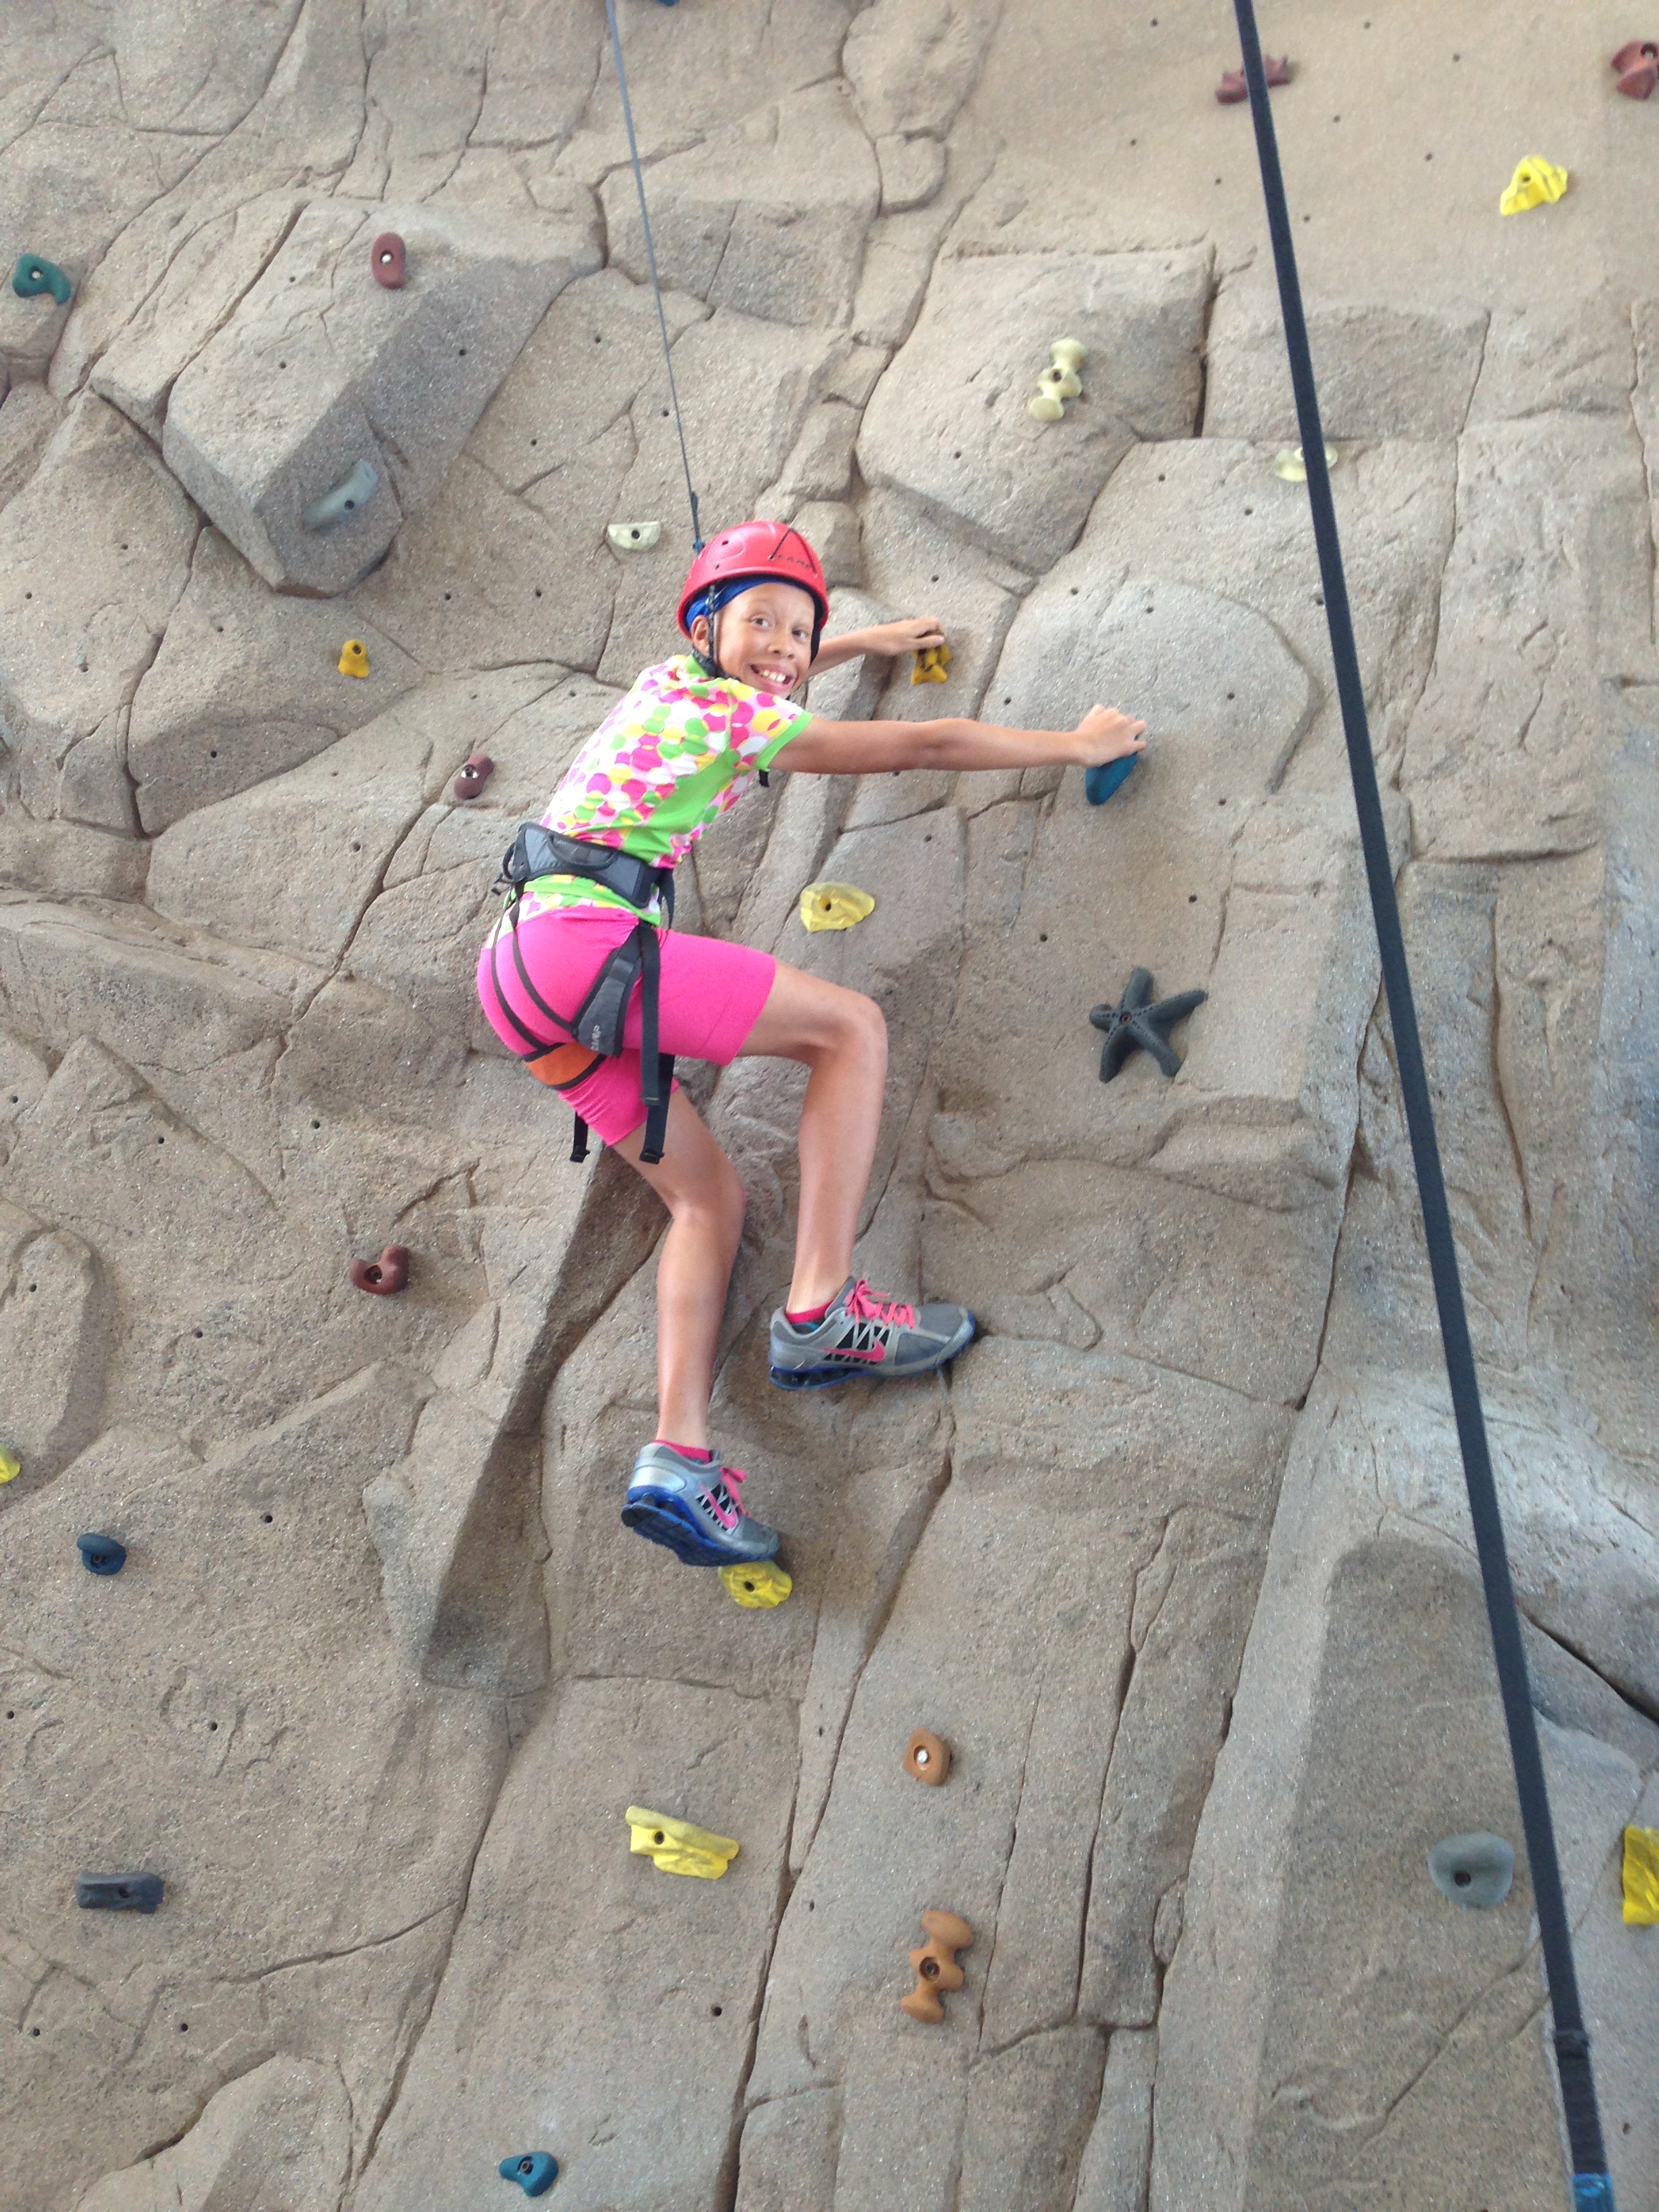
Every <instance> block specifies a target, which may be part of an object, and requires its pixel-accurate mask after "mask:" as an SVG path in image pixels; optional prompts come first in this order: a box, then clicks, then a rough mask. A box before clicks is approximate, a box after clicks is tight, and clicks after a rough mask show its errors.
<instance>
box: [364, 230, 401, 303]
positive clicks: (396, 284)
mask: <svg viewBox="0 0 1659 2212" xmlns="http://www.w3.org/2000/svg"><path fill="white" fill-rule="evenodd" d="M368 265H369V268H370V270H371V271H372V272H373V274H374V282H375V283H377V284H384V285H385V286H386V290H387V291H388V292H401V291H402V290H403V289H404V275H405V274H406V271H405V270H404V242H403V240H402V239H401V238H399V237H398V234H397V232H396V231H395V230H383V231H382V232H381V233H380V236H379V237H378V238H377V239H376V240H375V241H374V245H373V246H370V247H369V249H368Z"/></svg>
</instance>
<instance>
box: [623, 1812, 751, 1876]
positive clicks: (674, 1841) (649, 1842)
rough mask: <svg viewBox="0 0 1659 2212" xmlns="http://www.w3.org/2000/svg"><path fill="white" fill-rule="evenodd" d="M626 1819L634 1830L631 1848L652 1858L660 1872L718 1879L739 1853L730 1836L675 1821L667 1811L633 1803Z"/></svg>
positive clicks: (685, 1821)
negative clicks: (649, 1809)
mask: <svg viewBox="0 0 1659 2212" xmlns="http://www.w3.org/2000/svg"><path fill="white" fill-rule="evenodd" d="M623 1820H626V1821H627V1823H628V1825H629V1829H630V1830H631V1831H632V1833H631V1835H630V1836H629V1844H628V1848H629V1850H630V1851H638V1852H640V1853H641V1855H642V1856H643V1857H646V1858H648V1859H649V1860H651V1861H652V1863H653V1865H654V1866H655V1867H656V1869H657V1871H658V1872H659V1874H694V1875H697V1876H698V1877H699V1879H700V1880H702V1881H719V1880H720V1876H721V1875H723V1874H724V1873H725V1872H726V1868H727V1867H728V1866H730V1865H731V1863H732V1860H733V1859H734V1858H736V1857H737V1856H738V1846H737V1845H736V1844H734V1843H733V1842H732V1838H731V1837H730V1836H711V1835H710V1834H709V1832H708V1829H707V1828H694V1827H693V1826H692V1825H691V1823H690V1820H671V1819H670V1818H669V1816H668V1814H666V1813H647V1811H646V1810H645V1808H644V1807H643V1806H641V1805H630V1806H629V1808H628V1810H627V1811H626V1812H625V1813H624V1814H623Z"/></svg>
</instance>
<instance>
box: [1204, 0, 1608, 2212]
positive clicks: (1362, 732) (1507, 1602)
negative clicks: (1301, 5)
mask: <svg viewBox="0 0 1659 2212" xmlns="http://www.w3.org/2000/svg"><path fill="white" fill-rule="evenodd" d="M1233 8H1234V13H1235V14H1236V15H1237V18H1238V34H1239V38H1240V40H1241V41H1242V43H1243V50H1244V76H1245V79H1246V82H1248V84H1249V94H1250V118H1251V120H1252V122H1253V123H1254V124H1255V147H1256V155H1257V158H1258V160H1259V161H1260V163H1261V191H1262V197H1264V199H1265V200H1266V202H1267V229H1268V232H1269V234H1270V236H1271V237H1272V240H1273V264H1274V266H1275V268H1276V270H1277V271H1278V275H1279V307H1280V310H1281V312H1282V313H1283V315H1284V319H1285V350H1286V351H1287V353H1288V354H1289V356H1290V363H1291V385H1292V387H1293V388H1294V390H1295V393H1296V416H1297V427H1298V428H1299V430H1300V433H1301V437H1302V456H1303V459H1304V462H1305V464H1306V466H1307V471H1308V503H1309V505H1310V507H1311V509H1312V511H1313V528H1314V542H1315V544H1316V547H1317V549H1318V553H1319V573H1320V579H1321V581H1322V584H1323V586H1324V594H1325V621H1326V625H1327V627H1328V629H1329V631H1330V639H1331V659H1332V662H1333V664H1334V668H1335V672H1336V690H1337V696H1338V699H1339V700H1340V703H1341V708H1342V730H1343V734H1344V736H1345V737H1346V739H1347V745H1348V768H1349V772H1350V774H1351V775H1352V778H1353V796H1354V805H1355V808H1356V810H1357V811H1358V816H1359V836H1360V842H1361V844H1362V846H1363V848H1364V854H1365V874H1366V877H1367V879H1368V881H1369V883H1370V895H1371V915H1372V919H1373V921H1375V923H1376V941H1377V946H1378V950H1379V951H1380V952H1381V954H1382V961H1383V987H1384V989H1385V990H1386V991H1387V993H1388V1001H1389V1019H1390V1021H1391V1022H1392V1024H1393V1027H1394V1047H1395V1064H1396V1066H1398V1068H1399V1071H1400V1090H1401V1098H1402V1100H1403V1102H1404V1105H1405V1109H1406V1123H1407V1128H1408V1129H1409V1131H1410V1133H1411V1143H1412V1158H1413V1161H1414V1162H1415V1164H1416V1168H1417V1188H1418V1194H1419V1198H1420V1199H1421V1200H1422V1206H1423V1231H1424V1237H1425V1241H1426V1243H1427V1245H1428V1252H1429V1267H1430V1271H1431V1274H1432V1276H1433V1279H1434V1296H1435V1303H1436V1304H1437V1306H1438V1308H1439V1311H1440V1334H1441V1339H1442V1342H1443V1346H1444V1350H1445V1356H1446V1378H1447V1381H1448V1382H1449V1384H1450V1386H1451V1401H1452V1410H1453V1413H1454V1414H1455V1419H1456V1423H1457V1440H1458V1444H1459V1446H1460V1448H1461V1449H1462V1457H1463V1479H1464V1480H1465V1482H1466V1483H1467V1485H1468V1493H1469V1517H1470V1519H1471V1520H1472V1521H1473V1522H1474V1541H1475V1549H1476V1551H1477V1553H1479V1555H1480V1580H1481V1583H1482V1585H1483V1586H1484V1589H1485V1591H1486V1618H1487V1620H1488V1621H1489V1623H1490V1624H1491V1628H1492V1656H1493V1657H1494V1659H1495V1660H1496V1662H1497V1665H1498V1688H1499V1690H1500V1692H1501V1693H1502V1696H1503V1700H1504V1719H1505V1721H1506V1722H1507V1723H1508V1726H1509V1736H1510V1758H1511V1759H1512V1760H1513V1762H1514V1765H1515V1789H1516V1796H1517V1797H1518V1798H1519V1800H1520V1804H1521V1826H1522V1832H1524V1834H1525V1837H1526V1843H1527V1857H1528V1862H1529V1863H1530V1865H1531V1869H1532V1891H1533V1899H1534V1904H1535V1905H1536V1907H1537V1911H1538V1936H1539V1943H1540V1947H1541V1950H1542V1952H1543V1956H1544V1975H1545V1979H1546V1981H1547V1984H1548V1987H1549V1998H1550V2009H1551V2012H1552V2014H1553V2017H1554V2021H1555V2033H1554V2044H1555V2063H1556V2070H1557V2072H1558V2074H1559V2076H1560V2081H1561V2108H1562V2115H1563V2118H1565V2123H1566V2133H1567V2146H1568V2149H1569V2152H1570V2153H1571V2160H1572V2201H1573V2205H1574V2207H1575V2212H1613V2182H1612V2179H1611V2177H1610V2176H1609V2174H1608V2172H1607V2151H1606V2148H1605V2147H1604V2145H1603V2143H1602V2140H1601V2116H1600V2114H1599V2112H1598V2111H1597V2109H1596V2102H1595V2079H1594V2076H1593V2075H1592V2074H1591V2072H1590V2059H1589V2036H1588V2035H1587V2034H1586V2033H1585V2032H1584V2019H1583V2011H1582V2009H1581V2008H1580V2005H1579V2001H1578V1977H1577V1972H1575V1970H1574V1966H1573V1959H1572V1936H1571V1929H1570V1928H1569V1926H1568V1923H1567V1909H1566V1903H1565V1899H1564V1898H1563V1896H1562V1893H1561V1868H1560V1863H1559V1860H1558V1858H1557V1857H1556V1851H1555V1829H1554V1825H1553V1821H1552V1820H1551V1818H1550V1802H1549V1794H1548V1792H1547V1789H1546V1788H1545V1784H1544V1763H1543V1759H1542V1757H1541V1754H1540V1752H1539V1747H1538V1726H1537V1723H1536V1721H1535V1720H1534V1717H1533V1708H1532V1696H1531V1692H1530V1690H1529V1688H1528V1681H1527V1657H1526V1652H1525V1650H1524V1649H1523V1647H1522V1641H1521V1619H1520V1614H1519V1613H1518V1612H1517V1611H1516V1602H1515V1585H1514V1583H1513V1581H1512V1580H1511V1578H1510V1561H1509V1553H1508V1551H1507V1549H1506V1548H1505V1546H1504V1522H1503V1516H1502V1515H1501V1513H1500V1512H1499V1510H1498V1491H1497V1486H1496V1485H1495V1484H1494V1482H1493V1480H1492V1460H1491V1457H1490V1455H1489V1454H1488V1451H1487V1449H1486V1419H1485V1417H1484V1415H1483V1414H1482V1413H1481V1410H1480V1384H1479V1383H1478V1381H1477V1380H1476V1377H1475V1371H1474V1352H1473V1350H1472V1349H1471V1347H1470V1344H1469V1330H1468V1317H1467V1316H1466V1314H1465V1312H1464V1310H1463V1288H1462V1281H1461V1279H1460V1278H1459V1275H1458V1269H1457V1250H1456V1247H1455V1244H1454V1243H1453V1241H1452V1231H1451V1215H1450V1212H1449V1209H1448V1207H1447V1204H1446V1184H1445V1178H1444V1176H1443V1175H1442V1173H1441V1167H1440V1147H1439V1143H1438V1140H1437V1138H1436V1135H1435V1127H1434V1109H1433V1107H1432V1105H1431V1103H1430V1099H1429V1087H1428V1082H1427V1079H1426V1078H1425V1073H1424V1068H1423V1045H1422V1040H1421V1038H1420V1036H1419V1034H1418V1028H1417V1009H1416V1006H1415V1004H1414V1003H1413V997H1412V981H1411V970H1410V968H1409V967H1408V965H1407V960H1406V942H1405V938H1404V936H1403V935H1402V933H1401V927H1400V907H1399V902H1398V901H1397V900H1396V898H1395V889H1394V871H1393V869H1392V867H1391V866H1390V864H1389V841H1388V836H1387V833H1386V831H1385V830H1384V828H1383V805H1382V800H1381V799H1380V798H1379V796H1378V793H1377V787H1376V764H1375V763H1374V762H1373V760H1372V758H1371V740H1370V727H1369V725H1368V723H1367V720H1366V715H1365V694H1364V685H1363V684H1362V683H1361V680H1360V674H1359V657H1358V653H1357V652H1356V650H1355V647H1354V636H1353V620H1352V615H1351V613H1350V611H1349V607H1348V590H1347V583H1346V578H1345V577H1344V574H1343V571H1342V548H1341V544H1340V539H1339V538H1338V535H1337V527H1336V509H1335V507H1334V504H1333V503H1332V500H1331V478H1330V470H1329V468H1328V465H1327V463H1326V459H1325V432H1324V428H1323V426H1322V423H1321V422H1320V419H1319V395H1318V392H1317V391H1316V388H1315V385H1314V373H1313V362H1312V360H1311V358H1310V355H1309V351H1308V328H1307V322H1306V319H1305V318H1304V314H1303V311H1302V288H1301V284H1300V282H1299V280H1298V278H1297V271H1296V251H1295V247H1294V245H1293V244H1292V241H1291V218H1290V214H1289V211H1288V210H1287V209H1286V206H1285V180H1284V178H1283V176H1282V175H1281V174H1280V172H1279V143H1278V140H1277V139H1276V137H1274V134H1273V113H1272V111H1271V110H1270V108H1269V107H1268V105H1267V75H1266V72H1265V71H1264V70H1263V68H1262V64H1261V39H1260V37H1259V35H1258V33H1257V31H1256V24H1255V5H1254V0H1233Z"/></svg>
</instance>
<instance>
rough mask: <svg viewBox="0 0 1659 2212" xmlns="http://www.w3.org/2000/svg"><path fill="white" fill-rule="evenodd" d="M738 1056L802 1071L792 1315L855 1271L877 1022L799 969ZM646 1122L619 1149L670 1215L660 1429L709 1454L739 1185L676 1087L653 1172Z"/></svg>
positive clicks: (883, 1029)
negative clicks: (800, 1066) (791, 1064)
mask: <svg viewBox="0 0 1659 2212" xmlns="http://www.w3.org/2000/svg"><path fill="white" fill-rule="evenodd" d="M743 1050H744V1057H745V1058H748V1057H753V1056H755V1055H757V1054H764V1055H769V1056H770V1057H772V1058H774V1059H778V1060H800V1061H801V1062H803V1063H804V1065H805V1066H807V1067H809V1068H810V1069H811V1075H810V1077H809V1078H808V1079H807V1085H806V1097H805V1103H803V1105H802V1108H801V1116H800V1220H799V1229H798V1231H797V1234H796V1239H795V1273H794V1278H793V1282H792V1283H791V1285H790V1291H789V1306H790V1310H791V1311H792V1312H800V1311H802V1310H806V1309H810V1308H811V1307H813V1306H819V1305H823V1304H825V1303H826V1302H827V1301H828V1300H829V1299H830V1298H832V1297H834V1296H835V1295H836V1291H838V1290H839V1289H840V1288H841V1286H842V1284H843V1283H844V1282H845V1281H846V1280H847V1278H848V1275H850V1274H851V1273H852V1272H853V1240H854V1237H856V1236H857V1234H858V1224H859V1213H860V1209H861V1208H862V1206H863V1204H864V1194H865V1190H866V1187H867V1185H868V1183H869V1181H870V1167H871V1163H872V1161H873V1160H874V1158H875V1156H876V1137H877V1133H878V1131H879V1129H880V1127H881V1106H882V1094H883V1091H884V1086H885V1084H886V1080H887V1024H886V1023H885V1022H884V1020H883V1018H882V1013H881V1009H880V1007H879V1006H877V1005H876V1003H875V1001H874V1000H873V999H866V997H865V996H864V995H863V994H862V993H860V992H858V991H848V990H843V989H842V987H841V985H840V984H838V983H825V982H823V981H821V980H820V979H819V978H818V977H817V976H816V975H806V974H805V973H804V972H803V971H802V970H801V969H799V968H790V967H787V966H786V965H785V964H784V963H782V962H781V961H780V962H779V963H778V972H777V975H776V976H775V979H774V981H773V984H772V988H771V991H770V993H769V995H768V998H767V1001H766V1004H765V1006H763V1008H762V1009H761V1012H760V1015H759V1018H757V1021H756V1023H755V1026H754V1027H753V1029H751V1030H750V1032H749V1035H748V1036H747V1037H746V1038H745V1039H744V1047H743ZM644 1141H645V1128H644V1125H643V1124H641V1127H639V1128H637V1129H635V1132H634V1133H633V1134H632V1136H630V1137H625V1138H624V1139H623V1141H622V1143H621V1144H619V1145H618V1146H616V1147H615V1149H616V1150H617V1152H620V1153H621V1154H622V1156H623V1158H624V1159H625V1160H627V1161H629V1163H630V1164H631V1165H632V1166H633V1167H634V1168H635V1170H637V1172H638V1173H639V1174H641V1176H644V1178H645V1180H646V1182H648V1183H649V1184H650V1186H651V1188H652V1189H653V1190H654V1191H655V1192H656V1194H657V1195H658V1197H659V1198H660V1199H661V1200H662V1202H663V1204H664V1205H665V1206H666V1207H667V1208H668V1211H669V1213H670V1215H671V1221H670V1223H669V1229H668V1234H667V1236H666V1237H665V1238H664V1240H663V1248H662V1256H661V1258H660V1259H659V1261H658V1262H657V1404H658V1419H657V1434H658V1435H659V1437H667V1438H668V1440H669V1441H670V1442H671V1443H678V1444H691V1445H695V1446H696V1447H699V1448H701V1449H707V1447H708V1395H709V1392H710V1391H711V1390H712V1389H713V1388H714V1352H715V1348H716V1346H718V1344H719V1342H720V1322H721V1318H722V1316H723V1315H724V1313H725V1310H726V1285H727V1284H728V1283H729V1282H730V1280H731V1277H732V1262H733V1261H734V1260H735V1259H736V1258H737V1255H738V1240H739V1238H740V1237H741V1236H742V1233H743V1214H744V1189H743V1185H742V1184H741V1183H740V1182H738V1175H737V1170H736V1169H735V1168H734V1167H733V1166H732V1163H731V1161H730V1160H728V1159H727V1158H726V1155H725V1153H724V1152H722V1151H721V1150H720V1146H718V1145H717V1144H716V1143H715V1142H714V1138H713V1137H712V1136H711V1135H710V1134H709V1133H708V1127H707V1126H706V1125H705V1123H704V1121H703V1120H702V1115H700V1114H699V1113H698V1112H697V1110H696V1107H694V1106H693V1105H692V1104H691V1103H690V1101H689V1100H688V1099H687V1097H686V1096H685V1094H684V1091H676V1092H675V1093H674V1096H673V1099H672V1101H671V1103H670V1106H669V1109H668V1134H667V1138H666V1139H665V1143H664V1146H663V1156H662V1158H661V1159H660V1161H659V1163H658V1164H657V1165H656V1166H655V1167H646V1166H644V1165H643V1164H641V1159H640V1147H641V1145H642V1144H643V1143H644Z"/></svg>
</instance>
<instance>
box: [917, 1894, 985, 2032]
mask: <svg viewBox="0 0 1659 2212" xmlns="http://www.w3.org/2000/svg"><path fill="white" fill-rule="evenodd" d="M921 1924H922V1927H923V1929H925V1930H926V1931H927V1942H925V1943H924V1944H923V1945H922V1946H921V1949H920V1950H916V1951H912V1952H911V1954H910V1964H911V1965H912V1966H914V1967H915V1973H916V1985H915V1989H913V1990H911V1992H910V1994H909V1996H908V1997H901V1998H900V1999H899V2008H900V2009H901V2011H903V2012H908V2014H909V2015H910V2017H911V2019H912V2020H919V2021H922V2022H923V2023H924V2024H925V2025H927V2026H928V2027H938V2026H939V2022H940V2021H942V2020H943V2019H944V2017H945V2007H944V2006H943V2005H942V2004H941V2003H940V2002H939V1991H940V1990H959V1989H960V1988H961V1987H962V1985H963V1982H965V1981H966V1980H967V1978H968V1977H967V1975H966V1974H965V1973H963V1970H962V1968H961V1967H960V1966H957V1952H958V1951H965V1950H966V1949H967V1948H968V1946H969V1944H970V1943H971V1942H973V1940H974V1931H973V1929H971V1928H970V1927H969V1925H968V1923H967V1922H966V1921H965V1920H964V1919H963V1917H962V1915H961V1914H960V1913H959V1912H924V1913H923V1914H922V1916H921Z"/></svg>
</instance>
